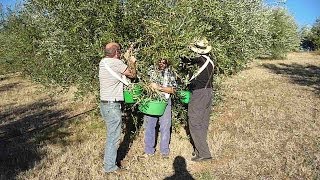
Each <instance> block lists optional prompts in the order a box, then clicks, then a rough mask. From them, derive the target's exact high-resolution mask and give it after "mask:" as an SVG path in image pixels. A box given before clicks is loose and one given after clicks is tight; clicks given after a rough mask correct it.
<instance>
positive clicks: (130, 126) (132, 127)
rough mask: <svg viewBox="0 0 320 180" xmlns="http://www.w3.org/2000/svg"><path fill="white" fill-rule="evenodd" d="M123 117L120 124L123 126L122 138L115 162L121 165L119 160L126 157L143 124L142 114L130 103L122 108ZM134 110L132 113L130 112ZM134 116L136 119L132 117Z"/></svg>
mask: <svg viewBox="0 0 320 180" xmlns="http://www.w3.org/2000/svg"><path fill="white" fill-rule="evenodd" d="M122 111H123V112H124V117H123V118H122V126H123V127H124V128H122V129H123V131H124V134H125V135H124V138H123V140H122V142H121V143H120V145H119V148H118V151H117V164H118V166H121V161H122V160H123V159H124V158H125V157H126V155H127V154H128V152H129V150H130V147H131V145H132V143H133V141H134V139H135V138H136V136H137V135H138V132H139V130H140V128H141V126H142V124H143V114H142V113H139V111H138V109H137V107H133V109H132V107H131V105H125V106H124V109H123V110H122ZM132 112H134V114H132ZM134 117H136V119H134Z"/></svg>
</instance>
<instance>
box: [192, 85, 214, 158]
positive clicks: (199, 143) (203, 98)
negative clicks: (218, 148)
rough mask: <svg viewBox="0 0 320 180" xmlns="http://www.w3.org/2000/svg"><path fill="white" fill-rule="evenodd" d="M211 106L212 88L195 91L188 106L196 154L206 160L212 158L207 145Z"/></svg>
mask: <svg viewBox="0 0 320 180" xmlns="http://www.w3.org/2000/svg"><path fill="white" fill-rule="evenodd" d="M211 104H212V88H207V89H197V90H194V91H193V92H192V96H191V100H190V102H189V105H188V117H189V130H190V134H191V137H192V140H193V143H194V148H195V153H196V155H197V156H200V157H204V158H208V157H211V153H210V150H209V147H208V143H207V133H208V127H209V121H210V113H211Z"/></svg>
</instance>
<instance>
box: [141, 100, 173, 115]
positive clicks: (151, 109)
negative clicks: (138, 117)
mask: <svg viewBox="0 0 320 180" xmlns="http://www.w3.org/2000/svg"><path fill="white" fill-rule="evenodd" d="M166 107H167V102H165V101H159V100H147V101H143V102H141V104H140V105H139V107H138V109H139V110H140V111H141V112H143V113H144V114H148V115H152V116H162V114H163V113H164V111H165V110H166Z"/></svg>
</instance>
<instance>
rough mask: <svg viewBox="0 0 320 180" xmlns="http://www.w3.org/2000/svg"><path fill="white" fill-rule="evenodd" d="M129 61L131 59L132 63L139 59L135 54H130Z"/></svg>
mask: <svg viewBox="0 0 320 180" xmlns="http://www.w3.org/2000/svg"><path fill="white" fill-rule="evenodd" d="M129 61H130V62H131V63H135V62H136V61H137V59H136V57H134V56H130V58H129Z"/></svg>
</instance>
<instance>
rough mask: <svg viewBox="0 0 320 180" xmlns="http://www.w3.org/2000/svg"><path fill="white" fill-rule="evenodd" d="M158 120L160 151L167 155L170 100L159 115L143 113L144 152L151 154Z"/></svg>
mask: <svg viewBox="0 0 320 180" xmlns="http://www.w3.org/2000/svg"><path fill="white" fill-rule="evenodd" d="M158 120H159V124H160V133H161V136H160V153H161V154H163V155H168V154H169V152H170V149H169V142H170V128H171V100H170V99H169V100H168V105H167V107H166V110H165V112H164V113H163V115H162V116H160V117H154V116H148V115H145V134H144V144H145V147H144V152H145V153H146V154H153V153H154V152H155V145H156V125H157V122H158Z"/></svg>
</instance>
